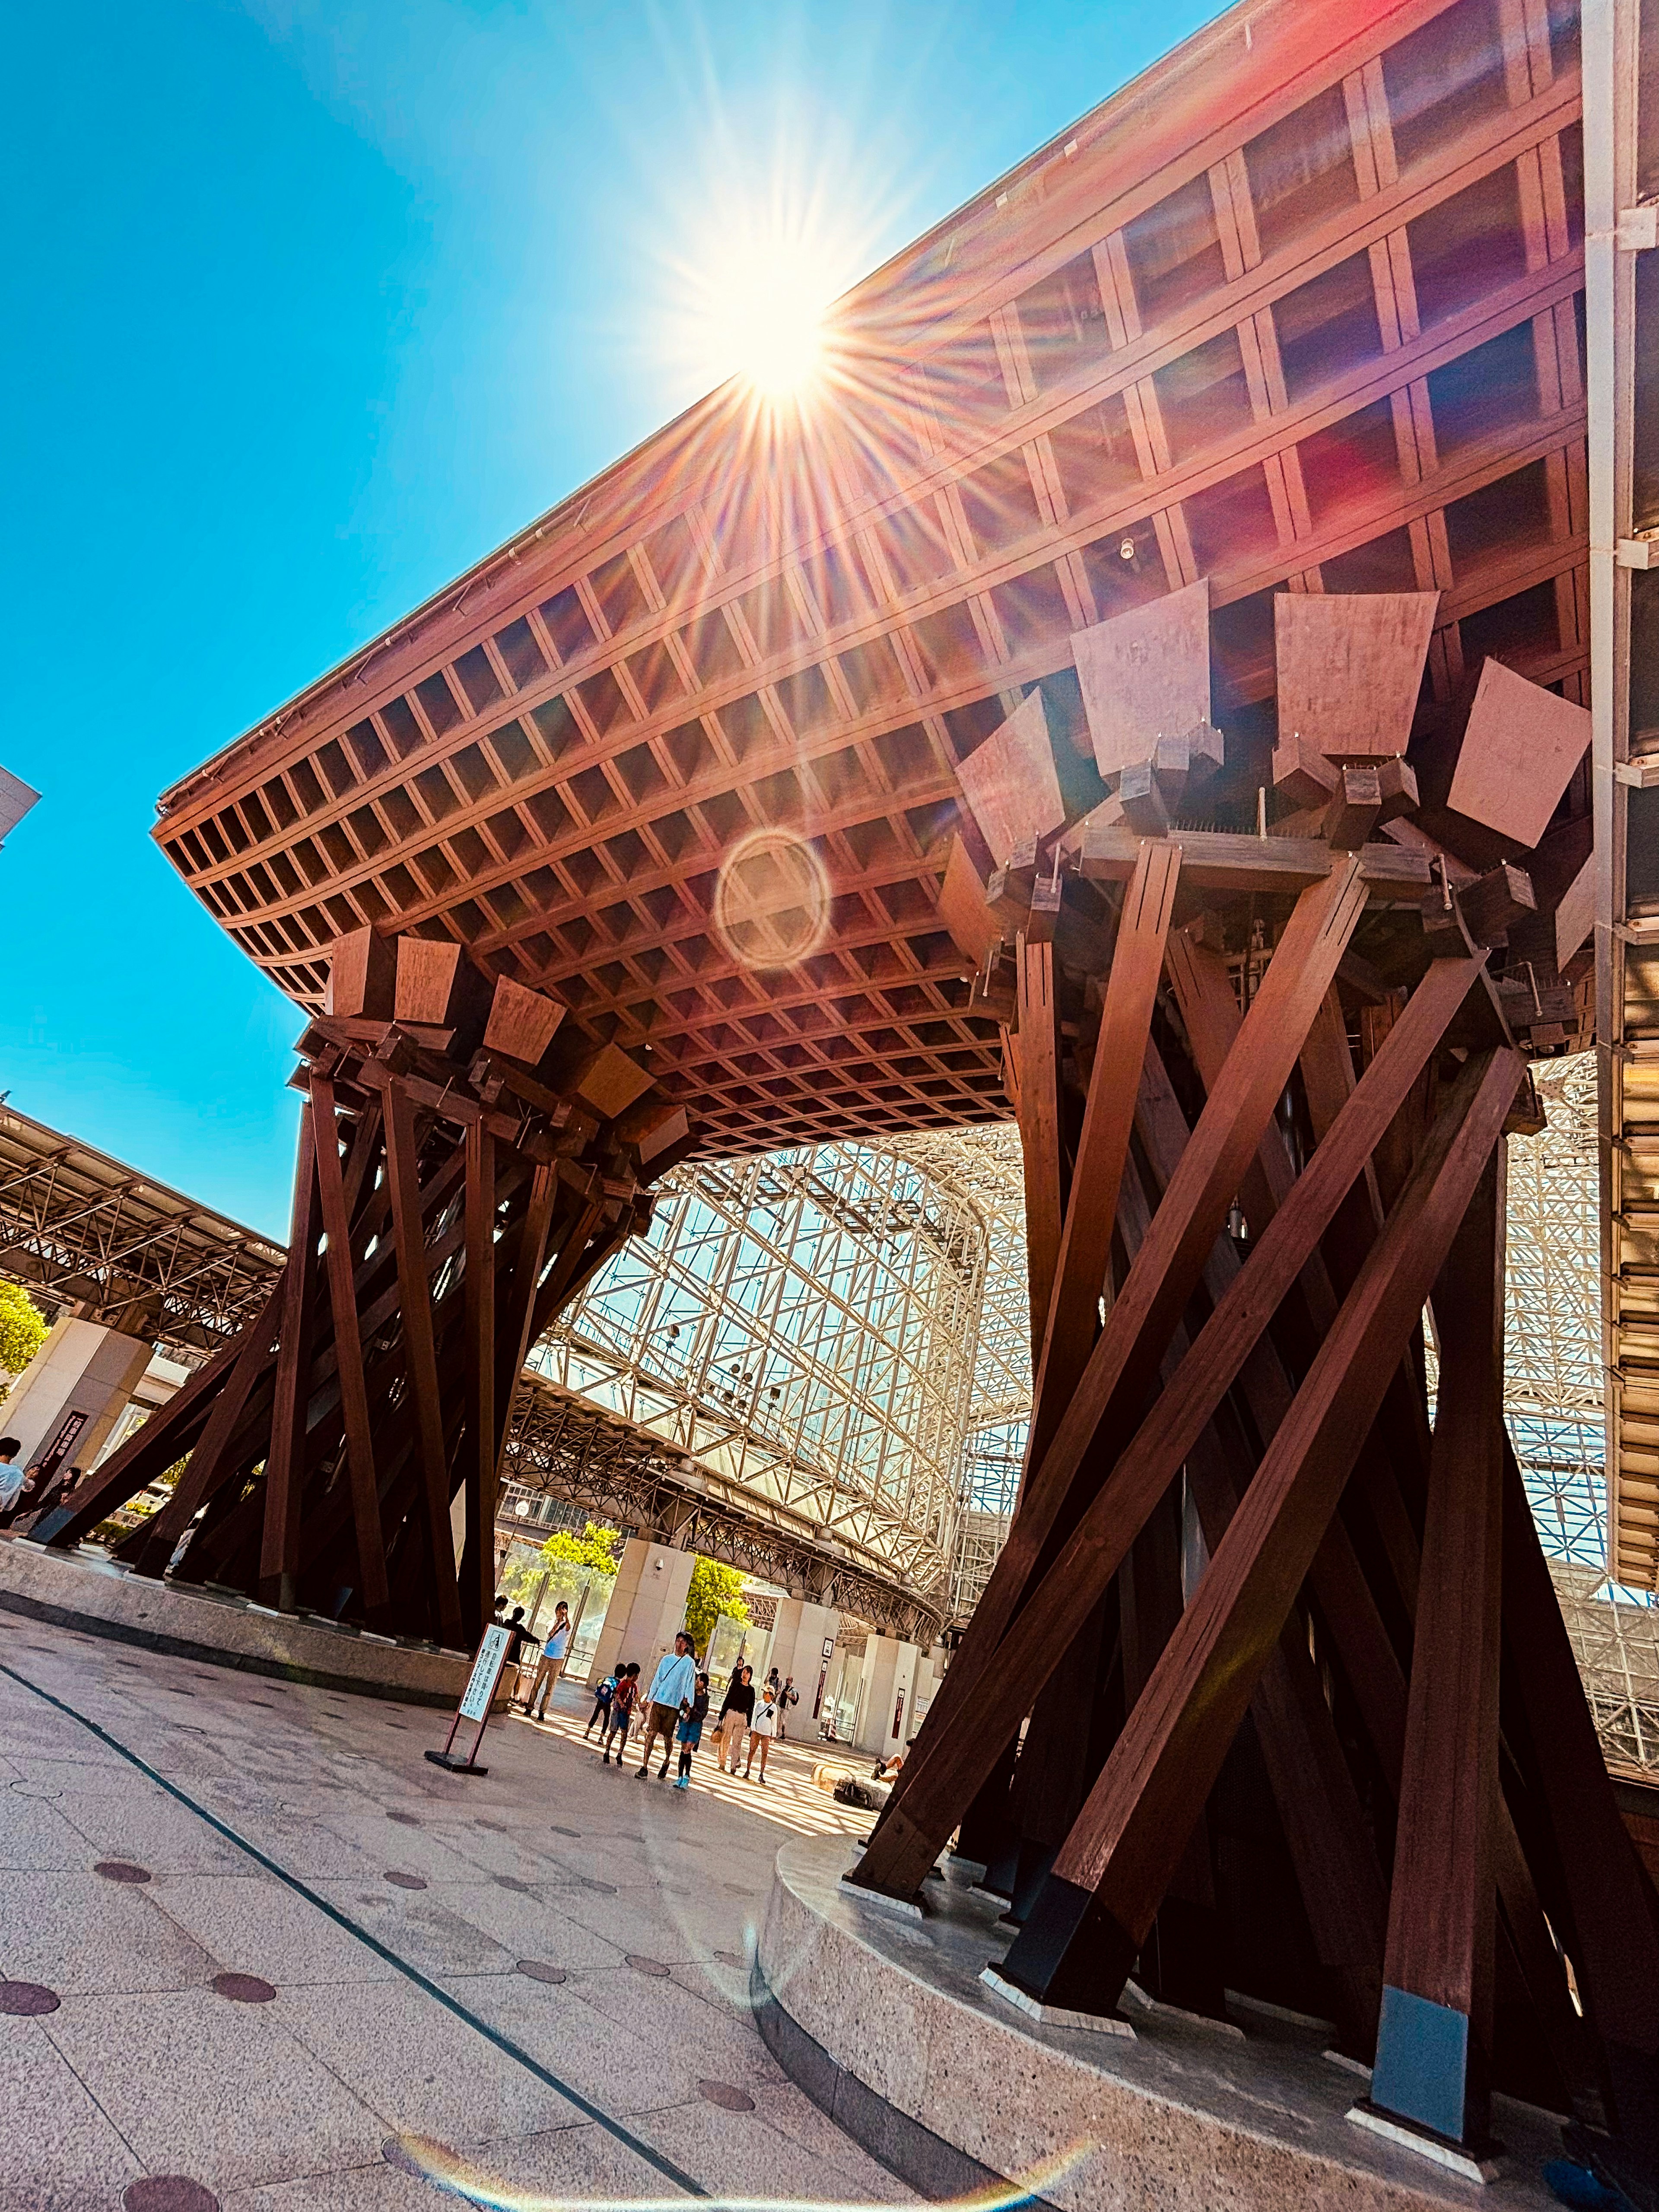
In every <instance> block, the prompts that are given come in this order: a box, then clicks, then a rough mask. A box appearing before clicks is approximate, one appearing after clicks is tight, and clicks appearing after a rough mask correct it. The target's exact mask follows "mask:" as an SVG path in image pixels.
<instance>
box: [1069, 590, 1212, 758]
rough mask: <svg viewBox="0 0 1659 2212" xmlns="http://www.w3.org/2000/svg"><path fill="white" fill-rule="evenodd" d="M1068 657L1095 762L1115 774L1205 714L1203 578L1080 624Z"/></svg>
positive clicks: (1206, 606)
mask: <svg viewBox="0 0 1659 2212" xmlns="http://www.w3.org/2000/svg"><path fill="white" fill-rule="evenodd" d="M1072 656H1073V659H1074V660H1075V661H1076V663H1077V674H1078V682H1079V684H1080V685H1081V686H1082V690H1083V705H1084V710H1085V713H1086V714H1087V715H1088V717H1089V736H1090V738H1091V742H1092V744H1093V745H1094V749H1095V760H1096V762H1097V765H1098V767H1099V769H1100V772H1101V774H1102V775H1117V774H1118V773H1119V771H1120V770H1121V769H1125V768H1127V767H1128V765H1129V764H1130V763H1131V762H1132V761H1142V760H1146V759H1148V758H1150V757H1151V755H1152V749H1153V747H1154V746H1155V745H1156V744H1157V743H1158V739H1159V738H1161V737H1166V738H1181V737H1185V736H1186V734H1187V732H1188V731H1189V730H1192V729H1195V728H1196V727H1197V726H1198V725H1199V724H1200V722H1207V721H1208V720H1209V719H1210V586H1209V582H1208V580H1207V579H1206V578H1202V577H1200V580H1199V581H1198V582H1197V583H1195V584H1188V586H1186V588H1185V589H1184V590H1183V591H1179V592H1170V593H1169V595H1168V596H1167V597H1166V598H1164V599H1154V600H1152V601H1150V602H1149V603H1148V604H1147V605H1146V606H1142V607H1135V608H1133V610H1132V611H1130V612H1129V613H1127V614H1124V615H1117V616H1115V617H1113V619H1112V620H1111V621H1110V622H1103V623H1096V625H1095V626H1094V628H1093V629H1084V630H1079V631H1078V632H1077V633H1076V634H1075V635H1074V636H1073V639H1072Z"/></svg>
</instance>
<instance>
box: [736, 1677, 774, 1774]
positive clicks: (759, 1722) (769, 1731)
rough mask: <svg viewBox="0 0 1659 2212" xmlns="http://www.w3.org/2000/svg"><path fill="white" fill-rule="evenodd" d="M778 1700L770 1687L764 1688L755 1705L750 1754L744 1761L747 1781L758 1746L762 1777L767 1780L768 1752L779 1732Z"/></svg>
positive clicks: (751, 1727) (750, 1735)
mask: <svg viewBox="0 0 1659 2212" xmlns="http://www.w3.org/2000/svg"><path fill="white" fill-rule="evenodd" d="M777 1728H778V1706H777V1700H776V1699H775V1698H774V1697H773V1695H772V1693H771V1692H770V1690H769V1689H768V1690H764V1691H763V1692H762V1693H761V1696H760V1699H759V1700H758V1702H757V1705H756V1706H755V1711H754V1715H753V1717H752V1718H751V1719H750V1723H749V1756H748V1758H747V1759H745V1760H744V1766H743V1778H744V1781H745V1782H747V1781H748V1780H749V1779H750V1772H749V1770H750V1767H751V1766H753V1765H754V1763H755V1751H756V1747H757V1746H758V1747H759V1750H760V1763H761V1771H760V1778H761V1780H762V1782H764V1781H765V1779H766V1754H767V1753H768V1752H769V1751H770V1749H771V1748H772V1738H773V1737H774V1736H775V1735H776V1734H777Z"/></svg>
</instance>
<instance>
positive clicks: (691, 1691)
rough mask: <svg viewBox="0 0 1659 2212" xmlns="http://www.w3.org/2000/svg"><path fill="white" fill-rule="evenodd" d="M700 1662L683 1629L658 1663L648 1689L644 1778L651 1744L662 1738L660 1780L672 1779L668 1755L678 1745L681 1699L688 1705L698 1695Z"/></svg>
mask: <svg viewBox="0 0 1659 2212" xmlns="http://www.w3.org/2000/svg"><path fill="white" fill-rule="evenodd" d="M696 1690H697V1662H696V1659H695V1658H694V1657H693V1656H692V1653H691V1638H690V1637H689V1636H688V1635H687V1634H686V1632H685V1631H684V1629H681V1631H680V1632H679V1634H678V1636H677V1637H676V1638H674V1649H673V1650H672V1651H665V1652H664V1654H663V1656H662V1657H661V1658H660V1659H659V1660H658V1662H657V1671H656V1673H655V1674H653V1676H652V1677H651V1687H650V1689H649V1690H648V1691H647V1693H646V1696H647V1712H646V1717H645V1758H644V1760H643V1762H642V1764H641V1767H640V1780H641V1782H643V1781H644V1779H645V1777H646V1772H647V1769H648V1767H649V1766H650V1765H651V1747H652V1745H653V1743H654V1742H655V1741H656V1740H657V1738H658V1737H659V1736H660V1737H661V1738H662V1766H661V1769H660V1770H659V1773H658V1776H657V1779H658V1781H659V1782H665V1781H666V1780H667V1779H668V1754H669V1753H670V1752H671V1750H672V1748H673V1745H674V1730H675V1729H676V1728H677V1727H678V1723H679V1717H680V1701H681V1699H684V1700H685V1701H686V1703H687V1704H690V1700H691V1699H693V1698H694V1697H695V1696H696Z"/></svg>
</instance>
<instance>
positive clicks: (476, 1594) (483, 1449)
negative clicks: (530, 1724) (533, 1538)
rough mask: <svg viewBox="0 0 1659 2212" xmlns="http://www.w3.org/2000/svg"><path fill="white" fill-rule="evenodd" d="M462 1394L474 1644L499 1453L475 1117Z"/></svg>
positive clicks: (485, 1168) (490, 1282)
mask: <svg viewBox="0 0 1659 2212" xmlns="http://www.w3.org/2000/svg"><path fill="white" fill-rule="evenodd" d="M464 1284H465V1300H466V1312H465V1329H466V1349H465V1380H464V1383H463V1385H462V1388H463V1391H464V1395H465V1415H464V1419H465V1429H464V1431H463V1442H462V1448H461V1449H462V1480H463V1481H464V1483H465V1491H466V1537H465V1544H464V1546H463V1548H462V1553H461V1630H462V1633H463V1635H464V1636H465V1639H466V1642H467V1644H469V1645H472V1644H476V1643H477V1640H478V1638H479V1637H481V1636H482V1635H483V1632H484V1629H485V1626H487V1625H488V1623H489V1617H490V1613H491V1611H492V1609H493V1606H494V1601H495V1495H496V1486H497V1468H498V1466H499V1463H500V1453H499V1449H498V1443H497V1431H496V1426H495V1138H494V1137H493V1136H491V1134H490V1133H489V1130H488V1129H487V1128H485V1127H484V1125H483V1121H474V1122H472V1123H471V1125H470V1126H469V1127H468V1129H467V1132H466V1272H465V1277H464Z"/></svg>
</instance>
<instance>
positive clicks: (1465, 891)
mask: <svg viewBox="0 0 1659 2212" xmlns="http://www.w3.org/2000/svg"><path fill="white" fill-rule="evenodd" d="M1537 911H1538V901H1537V898H1536V897H1535V896H1534V892H1533V888H1532V878H1531V877H1530V876H1528V874H1527V872H1526V871H1525V869H1524V868H1517V867H1516V866H1513V865H1512V864H1511V863H1510V861H1508V860H1505V861H1504V862H1503V863H1502V864H1501V865H1500V866H1498V867H1496V868H1493V869H1492V871H1491V872H1490V873H1489V874H1487V875H1484V876H1480V877H1477V878H1476V879H1475V881H1474V883H1472V884H1460V885H1459V886H1458V887H1457V888H1456V889H1455V890H1454V891H1453V892H1452V904H1451V906H1450V907H1448V905H1447V903H1446V899H1445V894H1444V891H1443V890H1433V891H1431V892H1430V893H1429V896H1427V898H1425V900H1424V902H1423V927H1424V928H1425V930H1428V931H1430V932H1436V931H1439V930H1444V929H1455V928H1456V927H1458V917H1459V916H1460V915H1461V916H1462V927H1463V929H1464V931H1465V932H1466V933H1468V939H1469V942H1470V943H1471V944H1472V945H1506V944H1507V943H1508V942H1509V932H1510V929H1511V928H1512V927H1514V925H1515V924H1516V922H1518V921H1525V920H1526V919H1527V918H1528V915H1534V914H1535V913H1536V912H1537Z"/></svg>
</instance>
